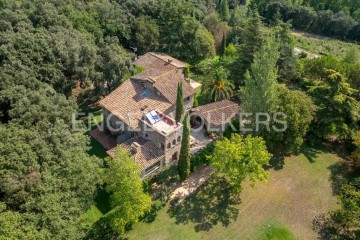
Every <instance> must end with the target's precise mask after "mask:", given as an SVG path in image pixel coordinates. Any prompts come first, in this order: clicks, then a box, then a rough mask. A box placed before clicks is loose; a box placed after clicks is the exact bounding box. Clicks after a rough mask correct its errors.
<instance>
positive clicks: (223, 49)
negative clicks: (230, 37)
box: [220, 33, 226, 56]
mask: <svg viewBox="0 0 360 240" xmlns="http://www.w3.org/2000/svg"><path fill="white" fill-rule="evenodd" d="M225 49H226V33H224V34H223V39H222V42H221V49H220V55H221V56H224V53H225Z"/></svg>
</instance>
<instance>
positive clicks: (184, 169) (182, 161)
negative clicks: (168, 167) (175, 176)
mask: <svg viewBox="0 0 360 240" xmlns="http://www.w3.org/2000/svg"><path fill="white" fill-rule="evenodd" d="M178 172H179V177H180V180H181V181H184V180H185V179H186V178H187V177H188V176H189V174H190V120H189V114H186V116H185V118H184V121H183V134H182V139H181V148H180V155H179V161H178Z"/></svg>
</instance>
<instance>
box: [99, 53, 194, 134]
mask: <svg viewBox="0 0 360 240" xmlns="http://www.w3.org/2000/svg"><path fill="white" fill-rule="evenodd" d="M164 59H171V60H172V61H171V63H169V62H168V61H167V60H166V61H165V60H164ZM134 64H135V65H138V66H143V67H145V68H146V70H145V71H144V72H141V73H139V74H136V75H135V76H132V77H130V79H129V80H127V81H125V82H124V83H123V84H121V85H120V86H119V87H118V88H116V89H115V90H114V91H113V92H111V93H110V94H109V95H108V96H106V97H105V98H104V99H103V100H101V101H100V105H101V106H103V107H104V108H106V109H107V110H108V111H109V112H111V113H113V114H115V115H116V116H117V117H118V118H119V119H121V120H122V121H124V122H125V123H128V125H129V126H130V127H131V128H133V129H135V128H137V127H138V121H139V120H140V119H141V118H142V117H143V115H144V113H147V112H149V111H151V110H154V109H156V110H158V111H160V112H165V111H166V110H168V109H169V108H170V107H171V106H172V105H173V104H175V103H176V94H177V85H178V83H179V82H182V83H183V94H184V98H186V97H190V96H191V95H193V94H195V93H196V91H195V90H194V89H193V88H192V87H191V85H190V84H189V83H188V82H187V81H185V79H184V75H183V73H182V70H179V69H178V68H177V67H178V66H185V64H184V63H182V62H180V61H178V60H176V59H175V58H172V57H170V56H168V55H166V54H161V53H151V52H150V53H147V54H145V55H143V56H141V57H140V58H139V59H137V60H136V61H135V62H134ZM139 80H140V81H149V82H150V83H151V84H153V86H154V87H155V88H156V89H157V90H158V91H159V92H160V93H161V94H160V95H158V94H157V93H156V92H155V91H152V90H151V89H145V88H144V86H143V85H142V82H140V81H139ZM150 83H149V84H150Z"/></svg>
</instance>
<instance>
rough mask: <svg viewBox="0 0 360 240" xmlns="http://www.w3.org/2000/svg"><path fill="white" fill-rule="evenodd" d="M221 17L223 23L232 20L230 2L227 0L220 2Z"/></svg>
mask: <svg viewBox="0 0 360 240" xmlns="http://www.w3.org/2000/svg"><path fill="white" fill-rule="evenodd" d="M219 15H220V17H221V19H222V20H223V21H228V20H229V19H230V11H229V2H228V1H227V0H220V2H219Z"/></svg>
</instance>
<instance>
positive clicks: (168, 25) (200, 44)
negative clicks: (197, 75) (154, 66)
mask: <svg viewBox="0 0 360 240" xmlns="http://www.w3.org/2000/svg"><path fill="white" fill-rule="evenodd" d="M160 6H161V8H160V10H161V11H160V13H159V14H158V16H157V17H158V25H159V27H160V33H161V34H160V42H161V45H162V46H163V49H162V50H163V51H165V52H167V53H169V54H170V55H171V56H174V57H176V58H179V59H184V60H186V61H188V62H190V63H197V62H199V61H201V60H203V59H205V58H208V57H212V56H214V55H215V46H214V45H215V44H214V38H213V36H212V35H211V33H210V32H209V31H208V30H207V29H206V28H205V27H204V26H203V25H202V24H201V23H200V22H199V21H197V20H196V19H195V18H194V17H192V16H191V15H190V12H189V10H191V9H192V7H191V6H189V3H184V2H182V1H174V0H166V1H164V3H163V4H161V5H160ZM175 32H176V34H174V33H175Z"/></svg>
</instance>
